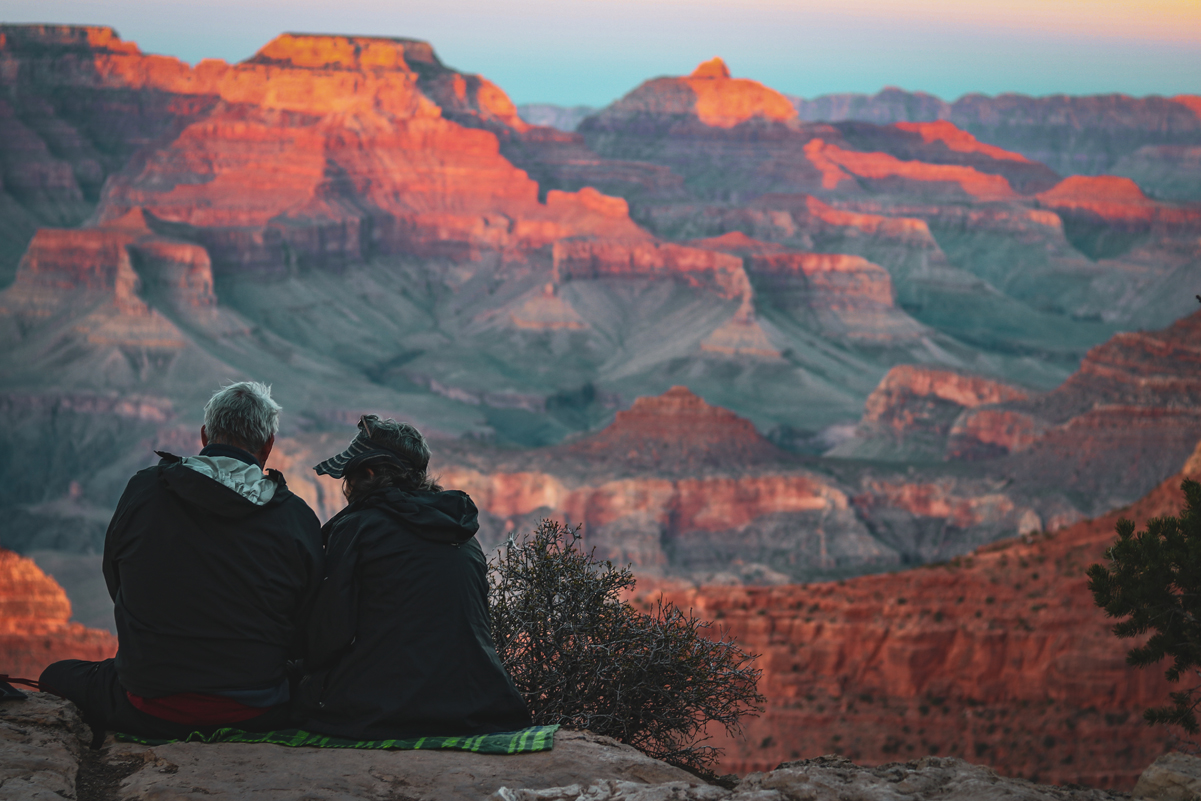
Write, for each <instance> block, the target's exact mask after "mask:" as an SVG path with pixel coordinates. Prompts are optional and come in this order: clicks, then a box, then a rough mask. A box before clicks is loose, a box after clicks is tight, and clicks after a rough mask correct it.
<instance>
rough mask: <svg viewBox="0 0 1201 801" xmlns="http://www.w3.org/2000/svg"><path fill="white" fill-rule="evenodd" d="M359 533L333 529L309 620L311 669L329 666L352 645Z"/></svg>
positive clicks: (355, 529) (353, 528)
mask: <svg viewBox="0 0 1201 801" xmlns="http://www.w3.org/2000/svg"><path fill="white" fill-rule="evenodd" d="M358 546H359V531H358V529H357V528H356V527H354V526H345V527H342V528H341V530H334V531H333V532H332V533H331V535H330V541H329V550H328V551H327V552H326V555H325V578H324V579H323V580H322V582H321V587H320V589H318V590H317V596H316V600H315V601H314V603H313V612H312V615H311V616H310V618H309V637H308V652H309V653H308V664H309V669H310V670H320V669H322V668H325V667H328V666H329V665H330V664H331V663H333V662H334V660H336V659H337V657H338V656H339V655H341V654H342V652H343V651H345V650H346V649H347V648H349V647H350V646H351V645H353V644H354V638H355V633H356V632H355V628H356V624H357V618H358V581H357V575H356V574H357V573H358V561H359V547H358Z"/></svg>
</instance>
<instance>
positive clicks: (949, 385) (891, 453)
mask: <svg viewBox="0 0 1201 801" xmlns="http://www.w3.org/2000/svg"><path fill="white" fill-rule="evenodd" d="M1026 397H1027V393H1026V391H1025V390H1023V389H1021V388H1019V387H1015V386H1011V385H1008V384H1003V383H1000V382H997V381H992V380H989V379H987V378H982V377H980V376H972V375H963V374H961V373H957V372H954V371H951V370H938V369H934V368H930V367H921V366H917V365H901V366H898V367H894V368H892V369H891V370H889V371H888V374H887V375H886V376H884V380H883V381H881V382H880V385H879V386H877V387H876V389H875V390H873V391H872V394H871V395H869V396H868V397H867V403H866V404H865V405H864V410H863V418H862V419H861V420H860V423H859V428H858V430H857V432H856V439H855V440H852V441H849V442H847V443H844V444H843V445H841V446H839V448H838V449H836V451H835V452H834V453H836V454H837V455H842V456H852V455H854V456H871V457H876V458H879V457H886V458H887V457H891V458H894V459H906V460H908V459H922V458H923V457H925V458H934V459H942V458H943V457H944V454H945V452H946V449H947V439H948V437H949V436H950V434H951V430H952V428H953V427H954V426H955V425H956V423H957V421H958V420H959V418H960V416H961V415H962V414H963V412H964V410H965V409H974V408H976V407H977V406H984V405H988V404H997V403H1002V402H1004V401H1012V400H1024V399H1026Z"/></svg>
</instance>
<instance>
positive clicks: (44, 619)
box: [0, 549, 117, 679]
mask: <svg viewBox="0 0 1201 801" xmlns="http://www.w3.org/2000/svg"><path fill="white" fill-rule="evenodd" d="M70 617H71V603H70V602H69V601H68V600H67V595H66V593H64V592H63V589H62V587H60V586H58V584H56V583H55V581H54V579H52V578H50V577H49V576H47V575H46V574H45V573H43V572H42V571H41V570H40V569H39V568H38V566H37V565H35V564H34V563H33V562H32V561H31V560H29V559H26V558H24V557H22V556H18V555H17V554H15V553H13V552H12V551H6V550H4V549H0V673H7V674H9V675H10V676H21V677H23V678H32V679H36V678H37V677H38V675H39V674H40V673H41V672H42V669H43V668H45V667H46V666H47V665H49V664H50V663H51V662H57V661H58V660H60V659H91V660H98V659H108V658H109V657H111V656H112V655H113V654H115V653H116V651H117V638H116V637H114V636H113V635H112V634H110V633H108V632H107V631H100V630H99V629H89V628H87V627H85V626H83V625H82V624H80V623H71V622H69V620H70Z"/></svg>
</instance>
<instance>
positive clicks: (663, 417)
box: [564, 386, 784, 470]
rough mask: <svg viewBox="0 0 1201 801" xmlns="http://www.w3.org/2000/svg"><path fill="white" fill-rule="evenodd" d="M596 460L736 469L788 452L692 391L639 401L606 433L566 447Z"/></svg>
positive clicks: (665, 467)
mask: <svg viewBox="0 0 1201 801" xmlns="http://www.w3.org/2000/svg"><path fill="white" fill-rule="evenodd" d="M564 450H565V451H567V452H568V453H570V454H572V455H575V456H581V457H586V458H588V459H589V460H591V461H595V460H598V459H599V460H602V461H613V462H615V463H620V464H622V465H625V466H627V467H629V468H633V469H640V468H641V469H656V470H673V469H683V470H695V469H697V468H704V467H718V468H732V467H736V466H742V465H748V464H753V463H757V462H765V461H776V460H778V459H779V458H780V457H781V456H783V455H784V454H783V452H782V451H780V450H779V449H777V448H776V446H774V445H772V444H771V443H770V442H768V441H767V440H766V439H764V438H763V436H762V435H761V434H760V433H759V432H758V431H756V430H755V426H754V424H753V423H751V421H750V420H746V419H745V418H742V417H739V416H738V415H736V414H734V413H733V412H731V411H730V410H728V409H723V408H721V407H720V406H711V405H710V404H708V403H706V402H705V401H704V399H702V398H701V397H699V396H698V395H696V394H694V393H693V392H692V391H691V390H690V389H688V388H687V387H679V386H677V387H672V388H671V389H669V390H668V391H667V392H664V393H663V394H662V395H659V396H657V397H652V398H638V399H637V400H635V401H634V405H633V407H632V408H630V409H629V410H627V411H621V412H618V413H617V417H616V419H615V420H614V421H613V423H612V424H611V425H610V426H609V427H608V428H606V429H604V430H603V431H601V432H599V433H597V434H596V435H594V436H591V437H588V438H587V439H583V440H580V441H579V442H576V443H573V444H571V445H569V446H566V447H565V448H564Z"/></svg>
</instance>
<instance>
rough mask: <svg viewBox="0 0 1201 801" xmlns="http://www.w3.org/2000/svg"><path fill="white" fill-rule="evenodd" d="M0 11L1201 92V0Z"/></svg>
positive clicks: (573, 67)
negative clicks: (713, 57)
mask: <svg viewBox="0 0 1201 801" xmlns="http://www.w3.org/2000/svg"><path fill="white" fill-rule="evenodd" d="M0 21H4V22H57V23H89V24H105V25H112V26H113V27H115V28H116V29H117V30H118V31H119V32H120V34H121V36H122V37H123V38H125V39H127V40H131V41H135V42H137V43H138V45H139V46H141V48H142V49H143V50H144V51H146V52H153V53H163V54H166V55H173V56H177V57H179V58H182V59H184V60H185V61H189V62H192V63H195V62H196V61H199V60H200V59H201V58H205V57H211V58H222V59H224V60H226V61H239V60H241V59H244V58H246V57H248V56H250V55H252V54H253V53H254V52H255V51H256V50H257V49H258V48H259V47H261V46H262V45H263V44H265V43H266V42H268V41H269V40H270V39H271V38H273V37H274V36H276V35H277V34H279V33H281V32H283V31H299V32H308V33H352V34H362V35H374V36H407V37H413V38H419V39H427V40H429V41H430V42H431V43H432V44H433V45H434V47H435V49H436V50H437V51H438V53H439V55H440V56H441V57H442V59H443V61H445V62H446V63H447V64H449V65H451V66H453V67H455V68H456V69H460V70H463V71H466V72H477V73H480V74H481V75H484V76H485V77H487V78H489V79H490V80H492V81H494V82H495V83H497V84H498V85H499V86H500V87H501V88H502V89H504V90H505V91H506V92H508V93H509V95H510V96H511V97H512V98H513V99H514V101H515V102H517V103H530V102H548V103H557V104H560V105H577V104H579V105H591V106H602V105H605V104H607V103H609V102H611V101H613V100H615V99H617V98H618V97H620V96H621V95H623V94H625V93H626V92H628V91H630V90H631V89H633V88H634V87H635V86H637V85H638V84H639V83H641V82H642V81H644V80H646V79H648V78H652V77H655V76H659V75H680V74H684V73H687V72H688V71H690V70H691V69H692V68H693V67H694V66H695V65H696V64H697V63H699V62H701V61H703V60H706V59H708V58H711V57H712V56H714V55H720V56H722V57H723V58H724V59H725V60H726V61H727V63H729V65H730V68H731V70H732V71H733V73H734V74H735V75H736V76H738V77H747V78H754V79H755V80H759V81H762V82H763V83H765V84H767V85H769V86H771V87H773V88H775V89H778V90H780V91H782V92H787V93H789V94H795V95H800V96H802V97H815V96H817V95H822V94H829V93H833V92H869V93H870V92H876V91H878V90H879V89H881V88H883V87H884V86H900V87H902V88H904V89H908V90H914V91H917V90H920V91H926V92H930V93H932V94H936V95H938V96H940V97H943V98H945V99H948V100H953V99H955V98H956V97H959V96H961V95H963V94H967V93H970V92H983V93H985V94H999V93H1002V92H1020V93H1024V94H1031V95H1045V94H1056V93H1066V94H1097V93H1107V92H1123V93H1126V94H1133V95H1146V94H1161V95H1173V94H1180V93H1188V94H1198V93H1201V2H1198V0H1148V1H1147V2H1130V0H1003V1H998V2H994V3H991V4H975V3H965V2H963V0H905V2H898V1H897V0H845V1H844V2H843V3H842V4H840V5H839V6H838V7H837V8H836V9H835V8H831V7H830V5H829V4H828V3H820V2H817V1H816V0H742V2H737V3H731V2H729V1H728V0H727V1H726V2H718V1H717V0H637V2H633V1H631V0H508V2H505V3H503V4H502V3H498V2H495V1H494V0H493V1H492V2H486V1H485V0H453V2H446V3H443V4H440V5H438V6H437V7H433V6H432V4H429V3H421V2H414V0H391V1H389V0H338V1H337V2H331V0H208V1H207V2H205V3H204V4H197V3H180V2H172V1H171V0H167V1H165V2H164V1H161V0H160V2H150V1H149V0H3V2H2V3H0Z"/></svg>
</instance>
